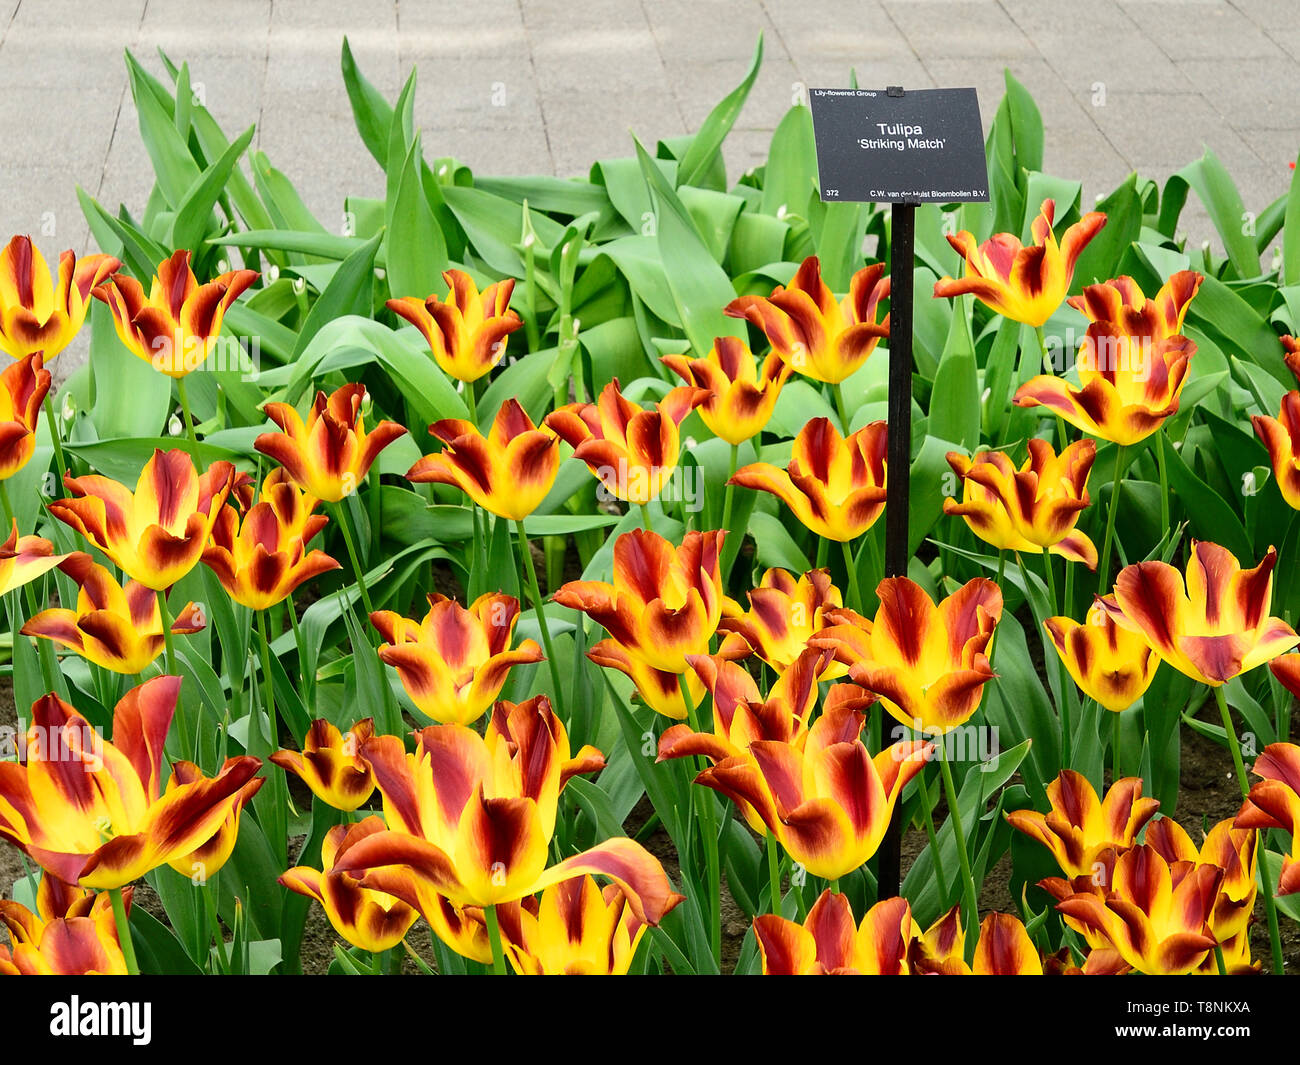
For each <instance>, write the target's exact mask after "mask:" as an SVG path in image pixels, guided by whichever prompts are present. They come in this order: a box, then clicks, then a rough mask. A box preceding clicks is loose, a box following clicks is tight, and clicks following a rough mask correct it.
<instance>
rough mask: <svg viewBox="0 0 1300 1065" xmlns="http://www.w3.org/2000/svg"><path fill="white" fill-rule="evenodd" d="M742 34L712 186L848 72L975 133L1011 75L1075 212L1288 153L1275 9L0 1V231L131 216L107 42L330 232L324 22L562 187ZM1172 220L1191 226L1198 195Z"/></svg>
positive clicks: (53, 237)
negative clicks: (1183, 172) (1041, 126)
mask: <svg viewBox="0 0 1300 1065" xmlns="http://www.w3.org/2000/svg"><path fill="white" fill-rule="evenodd" d="M760 31H761V32H762V33H763V36H764V41H765V49H766V60H765V63H764V67H763V72H762V74H761V75H760V77H759V80H758V83H757V85H756V86H755V89H754V92H753V94H752V95H751V97H750V101H749V103H748V105H747V106H746V108H745V110H744V112H743V114H742V115H741V118H740V121H739V123H738V124H737V128H736V130H735V131H734V132H733V134H732V136H731V138H730V141H729V144H728V146H727V149H726V153H727V159H728V163H729V166H730V168H731V172H732V173H733V174H736V173H739V172H740V171H741V170H743V169H744V168H746V167H748V166H751V165H753V164H755V163H757V162H760V161H762V159H763V158H765V156H766V152H767V144H768V139H769V136H770V133H771V130H772V129H773V128H774V126H775V124H776V122H777V121H778V120H779V119H780V117H781V115H782V114H783V113H784V111H785V109H786V108H787V107H788V106H789V104H790V101H791V98H792V96H793V95H794V94H795V93H797V92H798V91H799V90H800V87H801V86H803V85H845V84H847V83H848V77H849V69H850V67H856V69H857V73H858V78H859V81H860V83H861V84H863V85H885V84H903V85H908V86H919V87H924V86H933V85H974V86H976V88H978V90H979V94H980V100H981V104H982V108H983V111H984V117H985V122H986V123H987V121H988V120H989V119H990V118H991V117H992V114H993V112H994V110H995V108H996V105H997V102H998V100H999V99H1000V97H1001V86H1002V69H1003V67H1009V68H1010V69H1011V71H1012V72H1013V73H1014V74H1015V75H1016V77H1017V78H1019V79H1020V80H1021V81H1022V82H1023V83H1024V84H1025V85H1026V86H1027V87H1028V88H1029V89H1030V90H1031V92H1032V93H1033V94H1034V97H1035V99H1036V100H1037V101H1038V104H1039V107H1040V109H1041V110H1042V113H1043V118H1044V122H1045V124H1046V129H1047V147H1046V162H1045V167H1046V169H1047V170H1049V171H1051V172H1054V173H1058V174H1061V175H1063V176H1072V177H1077V178H1079V179H1081V180H1082V181H1083V182H1084V195H1085V197H1086V198H1087V199H1088V200H1089V201H1090V200H1091V198H1092V197H1093V196H1095V195H1096V194H1097V193H1100V192H1105V191H1108V190H1109V189H1111V188H1112V187H1114V185H1116V184H1117V183H1118V182H1119V181H1120V180H1122V179H1123V178H1124V176H1125V175H1126V174H1127V173H1128V172H1129V171H1130V170H1133V169H1137V170H1138V171H1139V172H1140V173H1142V174H1143V175H1149V176H1152V177H1155V178H1157V179H1159V180H1161V181H1163V179H1164V178H1165V177H1166V176H1168V175H1169V174H1170V173H1171V172H1173V171H1174V170H1176V169H1178V168H1179V167H1181V166H1182V165H1184V164H1185V163H1187V162H1189V161H1191V160H1192V159H1193V158H1195V157H1197V156H1199V155H1200V154H1201V152H1202V150H1203V147H1204V146H1206V145H1208V146H1209V147H1211V148H1212V149H1213V150H1214V151H1215V152H1216V153H1217V154H1218V155H1219V157H1220V158H1221V159H1222V160H1223V162H1224V163H1225V165H1226V166H1227V167H1228V169H1229V171H1230V172H1231V173H1232V174H1233V176H1234V177H1235V178H1236V180H1237V182H1238V184H1239V186H1240V188H1241V192H1242V195H1243V198H1244V200H1245V203H1246V206H1247V208H1248V209H1250V210H1252V211H1258V210H1260V209H1262V208H1263V207H1264V206H1265V205H1266V204H1267V203H1269V202H1270V201H1271V200H1273V199H1274V198H1276V197H1277V196H1278V195H1280V194H1281V193H1283V192H1284V191H1285V190H1286V188H1287V185H1288V183H1289V181H1290V170H1289V168H1288V163H1289V162H1290V161H1291V160H1293V159H1294V158H1295V156H1296V151H1297V148H1298V147H1300V106H1297V105H1298V104H1300V65H1298V64H1297V59H1300V24H1297V22H1296V20H1295V17H1294V7H1293V3H1292V2H1291V0H1089V2H1088V3H1087V4H1078V3H1074V2H1067V0H732V2H722V0H456V2H450V0H399V2H392V0H388V2H380V0H225V2H224V3H221V4H210V5H209V4H196V3H193V2H190V0H115V2H114V3H111V4H108V3H88V2H84V0H0V99H3V100H4V101H5V107H4V108H3V109H0V143H3V144H4V145H5V151H4V152H3V153H0V188H2V189H3V192H4V195H3V197H0V237H7V236H8V235H9V234H11V233H15V232H29V233H31V234H32V235H33V236H34V237H35V238H36V240H37V242H38V244H39V245H40V246H41V247H42V248H43V249H45V250H46V251H47V252H52V251H57V250H60V249H62V248H65V247H72V248H75V249H77V250H78V251H83V250H85V249H86V247H87V244H88V240H89V237H88V232H87V228H86V224H85V221H84V219H83V218H82V217H81V212H80V210H79V208H78V204H77V198H76V185H77V184H78V183H79V184H81V185H82V186H83V187H84V188H86V189H87V190H88V191H90V192H92V193H93V194H94V195H95V196H96V197H98V198H99V199H100V200H101V201H102V202H104V203H105V204H106V205H108V206H109V207H110V208H116V207H117V205H118V204H119V203H125V204H126V205H127V206H128V208H129V209H131V210H132V211H133V212H139V211H140V210H141V209H142V208H143V206H144V201H145V198H146V196H147V194H148V190H149V187H150V184H151V181H152V178H151V173H150V169H149V165H148V160H147V157H146V155H145V152H144V149H143V147H142V146H141V143H140V137H139V131H138V127H137V124H136V115H135V109H134V106H133V104H132V100H131V94H130V91H129V89H128V87H127V78H126V72H125V67H124V65H123V60H122V50H123V49H124V48H129V49H131V50H132V51H133V52H134V53H135V54H136V55H137V56H139V57H140V58H141V60H142V61H143V62H144V63H145V64H146V65H147V66H148V67H149V68H150V69H152V70H154V71H155V72H158V73H161V71H162V65H161V63H160V61H159V59H158V56H157V54H156V51H155V50H156V49H157V48H159V47H161V48H162V49H164V50H165V51H166V52H167V53H168V55H170V56H171V57H172V58H173V59H174V60H176V61H177V62H179V61H181V60H187V61H188V62H189V64H190V69H191V76H192V80H193V82H194V84H195V87H196V90H197V91H201V92H202V94H203V98H204V100H205V101H206V103H207V105H208V106H209V108H210V109H211V110H212V111H213V113H214V114H215V115H216V116H217V118H218V120H219V121H220V122H221V123H222V124H223V126H224V127H225V128H226V130H227V132H228V133H234V132H238V131H239V130H242V129H244V128H246V127H247V126H248V125H249V124H252V123H256V124H257V136H256V141H255V144H256V146H257V147H258V148H259V149H261V150H262V151H265V152H266V153H267V155H268V156H269V157H270V159H271V161H272V163H273V164H274V165H276V166H277V167H279V168H280V169H281V170H283V171H284V172H285V173H286V174H288V175H289V177H290V178H291V179H292V180H293V181H294V183H295V184H296V185H297V187H298V189H299V191H300V192H301V194H302V195H303V198H304V199H305V200H306V202H307V204H308V205H309V206H310V207H311V208H312V209H313V210H314V211H315V212H316V213H317V215H318V217H319V218H320V219H321V220H322V222H324V224H326V225H327V226H331V227H333V226H335V225H341V222H342V211H343V198H344V196H345V195H347V194H349V193H353V194H360V195H370V196H375V195H381V194H382V190H383V178H382V174H381V172H380V170H379V168H378V167H377V166H376V165H375V164H374V163H373V161H372V160H371V159H370V157H369V155H368V154H367V153H366V151H365V149H364V148H363V147H362V145H361V143H360V140H359V139H358V138H357V136H356V133H355V132H354V129H353V125H352V117H351V112H350V109H349V107H348V101H347V96H346V93H345V92H344V89H343V83H342V78H341V76H340V74H339V46H340V41H341V38H342V35H343V34H344V33H346V34H348V36H349V39H350V40H351V42H352V46H353V50H354V52H355V54H356V56H357V58H358V61H359V63H360V64H361V66H362V69H363V70H365V72H366V73H367V75H368V76H369V77H370V78H371V80H372V81H374V83H375V84H376V85H377V86H378V87H379V88H380V89H381V90H383V91H384V92H385V93H387V94H389V96H390V98H391V97H392V96H395V95H396V93H397V91H398V89H399V88H400V86H401V81H402V79H403V76H404V74H405V72H406V71H407V70H409V68H410V66H411V65H412V64H415V65H416V66H417V67H418V69H419V78H420V80H419V90H418V92H417V97H416V106H415V115H416V122H417V124H418V125H419V126H420V127H421V128H422V129H423V130H424V143H425V146H426V149H427V151H428V152H429V154H430V155H455V156H457V157H458V158H460V159H461V160H463V161H464V162H466V163H468V164H469V165H470V166H471V167H473V168H474V169H475V170H478V171H480V172H483V173H500V174H527V173H536V172H545V173H556V174H560V175H573V174H580V173H585V171H586V169H587V168H588V166H589V165H590V164H591V162H592V161H593V160H594V159H598V158H601V157H608V156H615V155H627V154H630V153H631V141H630V139H629V137H628V131H629V130H632V131H635V132H636V133H637V135H638V136H640V137H641V138H642V140H644V141H652V140H654V139H655V138H658V137H667V136H673V135H677V134H681V133H684V132H687V131H688V130H692V129H694V128H696V127H697V126H698V124H699V122H700V121H701V119H702V118H703V116H704V115H705V114H707V113H708V110H709V108H710V107H711V106H712V105H713V104H714V103H715V102H716V101H717V100H718V99H719V98H720V97H721V96H722V95H723V94H725V93H726V92H727V91H729V90H730V89H731V88H732V87H733V86H734V85H735V84H736V83H737V82H738V81H739V80H740V78H741V77H742V76H743V74H744V71H745V68H746V65H747V62H748V59H749V56H750V54H751V52H752V49H753V46H754V42H755V40H756V38H757V36H758V34H759V32H760ZM1187 219H1188V222H1187V224H1188V227H1189V231H1190V232H1191V233H1192V234H1193V236H1194V237H1195V238H1197V239H1199V238H1200V237H1202V236H1208V235H1209V234H1208V228H1207V227H1206V226H1205V224H1204V216H1203V214H1201V213H1200V212H1199V210H1198V208H1197V206H1196V205H1195V204H1194V203H1193V204H1189V208H1188V215H1187ZM72 354H75V353H72ZM61 361H62V360H61ZM67 362H69V363H71V362H72V359H69V360H67ZM64 369H65V370H66V367H64Z"/></svg>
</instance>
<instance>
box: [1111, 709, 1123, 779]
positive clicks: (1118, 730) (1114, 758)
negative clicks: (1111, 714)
mask: <svg viewBox="0 0 1300 1065" xmlns="http://www.w3.org/2000/svg"><path fill="white" fill-rule="evenodd" d="M1123 731H1124V729H1123V723H1122V715H1121V714H1120V713H1119V712H1118V711H1117V712H1116V713H1115V724H1114V725H1113V726H1111V739H1110V783H1111V786H1112V787H1113V786H1114V785H1115V783H1116V782H1117V781H1118V780H1119V779H1120V776H1119V744H1120V736H1121V735H1122V734H1123Z"/></svg>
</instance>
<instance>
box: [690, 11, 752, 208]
mask: <svg viewBox="0 0 1300 1065" xmlns="http://www.w3.org/2000/svg"><path fill="white" fill-rule="evenodd" d="M762 64H763V35H762V34H761V33H760V34H759V35H758V43H757V44H756V45H755V46H754V58H753V59H752V60H751V61H750V64H749V71H748V72H747V73H746V74H745V77H744V79H743V80H742V81H741V83H740V84H739V85H737V86H736V87H735V88H734V89H732V90H731V92H729V93H728V94H727V95H726V96H725V97H724V98H723V99H722V101H721V102H720V103H719V104H718V105H717V106H716V107H714V109H713V110H712V111H710V112H709V115H708V117H707V118H706V119H705V120H704V122H703V124H702V125H701V126H700V128H699V131H698V132H697V133H696V134H695V136H694V137H693V138H692V139H691V146H690V147H689V148H688V149H687V150H686V154H685V155H683V156H682V158H681V162H680V163H678V165H677V182H676V184H677V187H678V188H681V187H682V186H683V185H699V184H701V180H702V178H703V177H704V175H705V174H707V173H708V172H709V169H710V167H712V166H713V163H714V160H715V159H716V158H717V156H718V152H719V151H720V150H721V148H722V142H723V141H724V140H726V137H727V134H728V133H730V132H731V127H732V126H734V125H735V124H736V118H737V117H738V116H739V115H740V109H741V108H742V107H744V106H745V101H746V100H747V99H748V98H749V92H750V90H751V89H752V88H753V87H754V79H755V78H757V77H758V70H759V67H761V66H762Z"/></svg>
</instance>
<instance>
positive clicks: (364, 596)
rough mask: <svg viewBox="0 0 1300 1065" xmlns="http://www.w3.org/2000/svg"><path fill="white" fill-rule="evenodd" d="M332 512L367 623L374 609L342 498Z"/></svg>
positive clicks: (349, 519) (350, 521)
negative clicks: (335, 518) (354, 577)
mask: <svg viewBox="0 0 1300 1065" xmlns="http://www.w3.org/2000/svg"><path fill="white" fill-rule="evenodd" d="M334 513H335V516H336V517H337V518H338V522H339V528H340V529H342V530H343V542H344V543H345V544H346V545H347V549H348V558H349V559H350V560H351V562H352V572H353V574H355V575H356V578H357V590H358V591H359V592H360V594H361V605H362V606H364V607H365V608H366V623H367V624H369V622H370V615H371V614H373V613H374V612H375V610H374V607H372V606H371V605H370V591H369V590H368V589H367V588H366V579H365V573H364V572H363V570H362V569H361V559H360V557H359V556H358V555H357V544H356V540H355V538H354V537H353V535H352V519H351V518H350V517H349V516H348V514H347V508H346V507H345V506H344V503H343V501H342V500H339V501H338V502H337V503H335V504H334Z"/></svg>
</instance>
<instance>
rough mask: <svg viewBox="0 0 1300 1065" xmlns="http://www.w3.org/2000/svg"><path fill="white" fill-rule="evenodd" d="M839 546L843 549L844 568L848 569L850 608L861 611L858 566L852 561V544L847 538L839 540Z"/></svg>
mask: <svg viewBox="0 0 1300 1065" xmlns="http://www.w3.org/2000/svg"><path fill="white" fill-rule="evenodd" d="M840 547H841V548H842V549H843V551H844V568H845V569H847V570H848V578H849V598H850V599H852V600H853V601H852V603H851V604H850V609H852V610H856V611H858V612H861V611H862V589H861V588H859V587H858V567H857V566H856V565H855V564H854V562H853V546H852V545H851V544H850V543H849V541H848V540H841V541H840Z"/></svg>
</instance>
